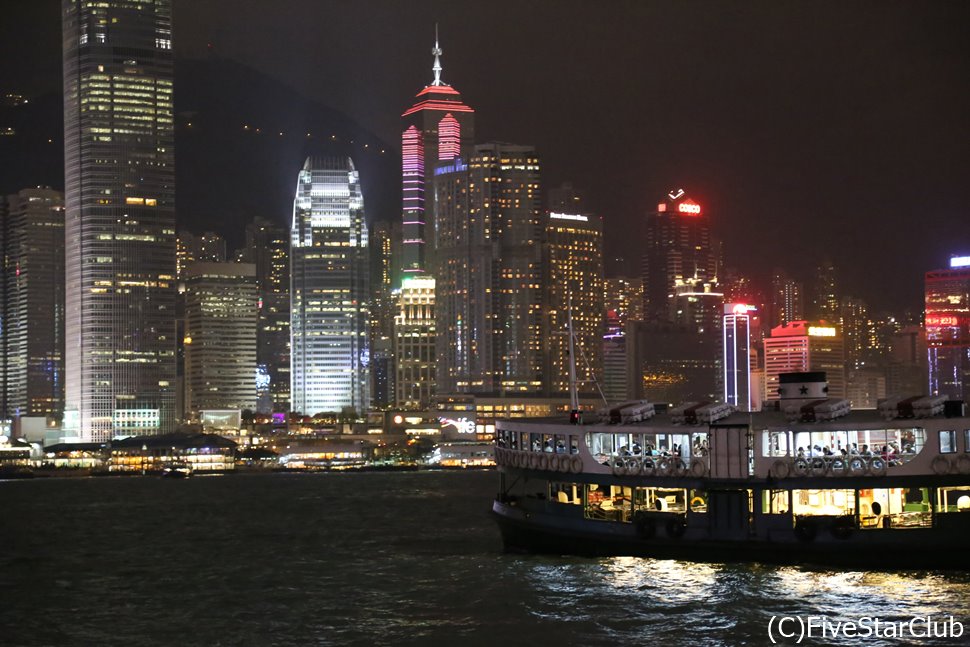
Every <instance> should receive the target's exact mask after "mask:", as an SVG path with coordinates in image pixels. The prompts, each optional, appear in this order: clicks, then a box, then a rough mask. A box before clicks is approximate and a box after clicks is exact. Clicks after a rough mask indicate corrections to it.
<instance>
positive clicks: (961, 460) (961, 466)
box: [956, 454, 970, 474]
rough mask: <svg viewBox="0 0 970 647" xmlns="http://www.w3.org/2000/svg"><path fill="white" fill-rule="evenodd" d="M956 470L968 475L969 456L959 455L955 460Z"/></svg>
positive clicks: (969, 469)
mask: <svg viewBox="0 0 970 647" xmlns="http://www.w3.org/2000/svg"><path fill="white" fill-rule="evenodd" d="M956 468H957V471H958V472H960V473H961V474H970V456H968V455H967V454H960V456H959V457H958V458H957V460H956Z"/></svg>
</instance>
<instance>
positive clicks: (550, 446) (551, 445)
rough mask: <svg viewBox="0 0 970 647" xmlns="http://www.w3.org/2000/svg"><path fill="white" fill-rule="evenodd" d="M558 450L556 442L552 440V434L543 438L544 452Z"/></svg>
mask: <svg viewBox="0 0 970 647" xmlns="http://www.w3.org/2000/svg"><path fill="white" fill-rule="evenodd" d="M555 450H556V444H555V441H554V440H553V439H552V434H546V435H545V436H543V437H542V451H544V452H554V451H555Z"/></svg>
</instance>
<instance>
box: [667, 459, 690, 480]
mask: <svg viewBox="0 0 970 647" xmlns="http://www.w3.org/2000/svg"><path fill="white" fill-rule="evenodd" d="M684 469H685V466H684V461H682V460H680V459H679V458H677V457H676V456H672V457H671V458H670V462H669V463H668V464H667V470H666V474H667V476H680V475H681V474H683V473H684Z"/></svg>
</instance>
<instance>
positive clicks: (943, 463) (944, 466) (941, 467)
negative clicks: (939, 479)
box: [930, 456, 950, 475]
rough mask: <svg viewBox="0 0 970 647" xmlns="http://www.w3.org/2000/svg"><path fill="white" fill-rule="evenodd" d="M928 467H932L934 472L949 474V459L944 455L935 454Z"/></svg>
mask: <svg viewBox="0 0 970 647" xmlns="http://www.w3.org/2000/svg"><path fill="white" fill-rule="evenodd" d="M930 467H931V468H933V473H934V474H941V475H942V474H949V473H950V459H948V458H947V457H946V456H937V457H936V458H934V459H933V462H932V463H930Z"/></svg>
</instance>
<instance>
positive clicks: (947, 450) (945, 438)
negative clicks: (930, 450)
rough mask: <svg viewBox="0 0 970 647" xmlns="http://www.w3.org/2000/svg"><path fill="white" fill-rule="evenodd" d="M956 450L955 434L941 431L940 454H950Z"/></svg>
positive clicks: (950, 431) (949, 431)
mask: <svg viewBox="0 0 970 647" xmlns="http://www.w3.org/2000/svg"><path fill="white" fill-rule="evenodd" d="M956 450H957V432H955V431H952V430H943V431H941V432H940V453H941V454H952V453H953V452H955V451H956Z"/></svg>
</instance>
